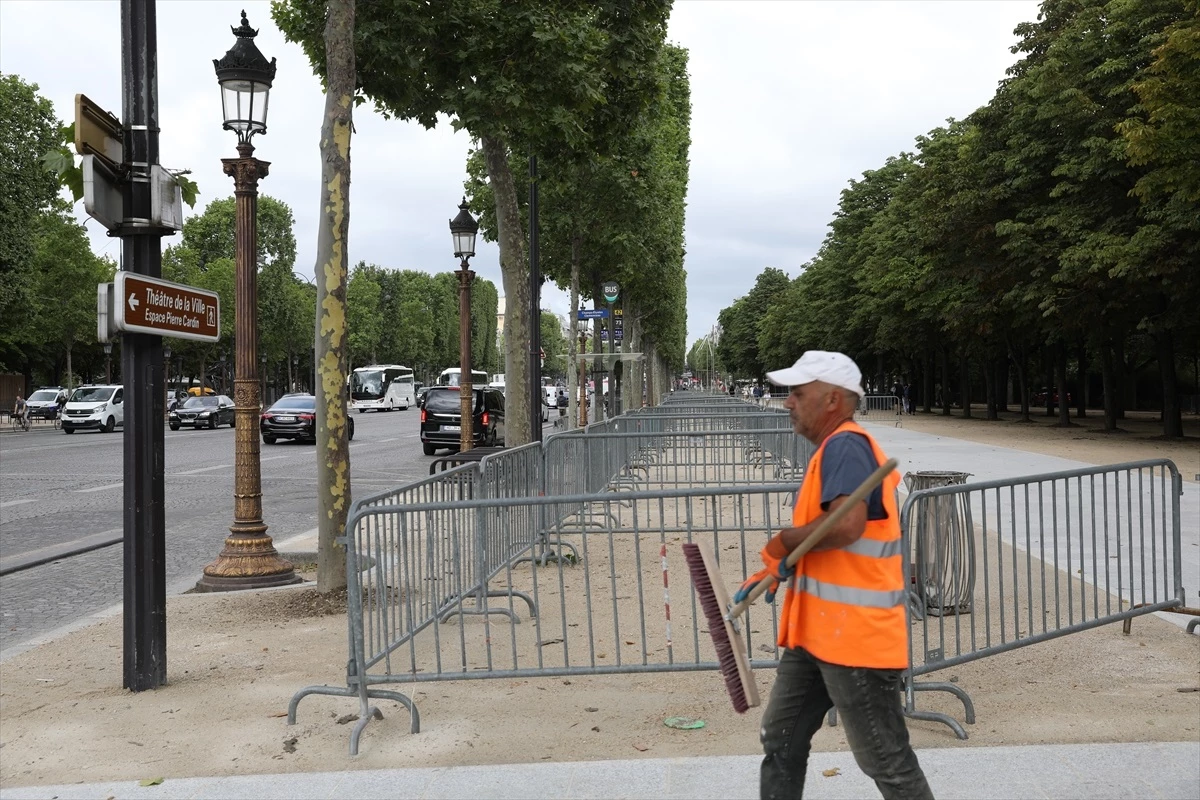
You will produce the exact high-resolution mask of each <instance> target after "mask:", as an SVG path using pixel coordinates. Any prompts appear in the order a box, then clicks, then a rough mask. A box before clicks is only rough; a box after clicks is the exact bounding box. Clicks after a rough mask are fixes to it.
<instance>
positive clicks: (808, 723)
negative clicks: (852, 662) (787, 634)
mask: <svg viewBox="0 0 1200 800" xmlns="http://www.w3.org/2000/svg"><path fill="white" fill-rule="evenodd" d="M900 674H901V671H900V670H896V669H867V668H865V667H843V666H841V665H838V664H828V663H826V662H824V661H820V660H818V659H816V658H814V657H813V656H812V655H811V654H810V653H809V652H808V651H807V650H803V649H800V648H796V649H787V650H784V651H783V656H782V657H781V658H780V659H779V671H778V674H777V675H776V676H775V685H774V687H773V688H772V689H771V699H770V701H769V702H768V703H767V709H766V711H765V712H763V720H762V730H761V732H760V736H761V739H762V745H763V753H764V754H765V755H764V756H763V762H762V770H761V772H760V781H761V784H760V790H761V794H762V797H763V800H768V798H769V799H770V800H784V799H785V798H786V799H787V800H791V799H792V798H799V797H802V796H803V794H804V774H805V771H806V770H807V769H808V753H809V748H810V743H811V741H812V737H813V735H814V734H815V733H816V732H817V731H818V730H820V728H821V723H822V722H823V721H824V719H825V714H826V713H827V712H828V711H829V709H830V708H834V707H836V708H837V711H838V724H839V725H842V726H843V727H844V728H845V730H846V739H847V741H849V743H850V749H851V751H853V753H854V760H855V761H857V762H858V766H859V768H860V769H862V771H863V772H865V773H866V774H867V776H868V777H869V778H871V779H873V780H874V781H875V785H876V786H878V787H879V791H880V792H881V793H882V794H883V796H884V798H885V799H886V800H893V798H895V800H932V799H933V793H932V792H931V791H930V790H929V784H928V783H927V782H926V781H925V773H923V772H922V771H921V765H920V764H918V763H917V755H916V753H914V752H913V749H912V746H911V745H910V744H909V743H908V728H907V727H906V726H905V724H904V712H903V707H902V704H901V700H900V689H901V685H900Z"/></svg>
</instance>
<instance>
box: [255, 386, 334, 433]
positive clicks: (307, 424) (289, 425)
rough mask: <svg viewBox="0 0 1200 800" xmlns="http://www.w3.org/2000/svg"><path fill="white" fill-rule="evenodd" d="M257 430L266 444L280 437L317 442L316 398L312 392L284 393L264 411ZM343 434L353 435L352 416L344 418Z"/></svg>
mask: <svg viewBox="0 0 1200 800" xmlns="http://www.w3.org/2000/svg"><path fill="white" fill-rule="evenodd" d="M258 429H259V431H261V432H262V439H263V442H264V443H265V444H275V442H277V441H278V440H280V439H300V440H303V441H309V442H315V441H317V398H315V397H313V396H312V395H311V394H303V393H296V394H285V395H284V396H283V397H281V398H279V399H278V400H276V401H275V405H273V406H271V407H270V408H268V409H267V410H266V411H264V412H263V415H262V417H261V418H260V419H259V422H258ZM346 435H347V437H349V438H350V439H353V438H354V417H350V416H347V417H346Z"/></svg>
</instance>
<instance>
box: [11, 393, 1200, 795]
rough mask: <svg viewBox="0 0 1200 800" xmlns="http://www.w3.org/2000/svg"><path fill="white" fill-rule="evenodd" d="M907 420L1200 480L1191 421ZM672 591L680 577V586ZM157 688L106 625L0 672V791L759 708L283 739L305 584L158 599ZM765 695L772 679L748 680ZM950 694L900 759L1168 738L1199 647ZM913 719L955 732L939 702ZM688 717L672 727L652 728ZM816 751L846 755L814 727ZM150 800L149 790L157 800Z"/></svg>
mask: <svg viewBox="0 0 1200 800" xmlns="http://www.w3.org/2000/svg"><path fill="white" fill-rule="evenodd" d="M1014 416H1015V415H1008V416H1007V418H1006V419H1003V420H1000V421H994V422H988V421H984V420H981V419H974V420H962V419H959V418H957V417H952V418H943V417H940V416H925V415H921V414H918V415H915V416H909V417H905V418H904V426H905V427H906V428H910V429H912V430H919V431H923V432H928V433H936V434H938V435H943V436H949V437H953V438H961V439H968V440H972V441H980V442H985V443H989V444H996V445H1002V446H1006V447H1015V448H1021V449H1027V450H1030V451H1034V452H1041V453H1047V454H1052V455H1058V456H1062V457H1064V458H1071V459H1075V460H1079V461H1084V462H1088V463H1094V464H1111V463H1120V462H1125V461H1134V460H1139V459H1143V458H1158V457H1165V458H1171V459H1172V460H1174V461H1175V463H1176V464H1177V465H1178V466H1179V468H1180V471H1181V472H1182V473H1183V475H1184V478H1185V480H1192V479H1193V478H1194V476H1195V473H1198V472H1200V438H1197V437H1198V436H1200V420H1197V419H1196V418H1194V417H1191V418H1188V420H1187V423H1186V424H1187V433H1188V434H1189V437H1190V438H1188V439H1185V440H1183V441H1164V440H1162V439H1161V438H1158V437H1157V424H1156V423H1155V422H1154V421H1153V420H1152V419H1130V420H1126V421H1124V422H1123V423H1122V428H1124V429H1126V432H1124V433H1115V434H1104V433H1100V432H1098V431H1097V430H1096V428H1097V427H1098V424H1099V420H1098V419H1095V418H1091V419H1085V420H1079V421H1078V422H1081V423H1083V424H1082V425H1080V426H1079V427H1077V428H1068V429H1059V428H1056V427H1053V426H1052V424H1051V423H1052V422H1053V420H1047V419H1045V418H1035V421H1034V422H1033V423H1029V424H1023V423H1018V422H1014V421H1013V419H1014ZM683 582H684V580H683V579H682V578H680V583H683ZM167 607H168V621H167V625H168V653H167V659H168V660H167V664H168V684H167V685H166V686H164V687H162V688H160V689H158V690H155V691H148V692H142V693H138V694H133V693H130V692H127V691H125V690H123V689H122V688H121V670H122V628H121V617H120V615H119V613H117V614H115V615H112V616H109V617H107V618H104V619H100V620H98V621H96V622H95V623H94V624H91V625H88V626H85V627H81V628H78V629H76V630H73V631H70V632H68V633H66V634H64V635H61V636H58V637H56V638H53V639H52V640H51V641H48V642H46V643H44V644H41V645H39V646H37V647H34V648H32V649H30V650H27V651H25V652H21V653H18V654H16V655H13V656H11V657H6V658H5V659H4V660H3V661H2V662H0V786H3V787H6V788H7V787H13V786H21V785H32V784H56V783H71V782H76V781H107V780H136V779H145V778H159V777H161V778H164V779H168V780H169V779H170V778H172V777H183V776H195V775H231V774H252V773H273V772H311V771H324V770H343V769H372V768H383V767H403V766H438V765H467V764H498V763H521V762H534V761H539V760H556V761H568V760H599V759H611V758H636V757H638V756H639V754H645V755H646V756H648V757H671V756H697V755H700V756H703V755H707V754H712V755H717V754H720V755H728V754H752V753H756V752H759V746H758V739H757V730H758V721H759V714H760V710H758V709H752V710H751V711H750V712H748V713H747V714H745V715H742V716H738V715H736V714H734V713H733V712H732V711H731V709H730V707H729V702H728V699H727V697H726V694H725V691H724V688H723V685H722V683H721V681H720V678H719V676H718V675H717V674H716V673H713V672H700V673H674V674H635V675H622V676H604V677H591V678H577V677H576V678H539V679H534V680H525V679H519V680H506V679H501V678H497V679H490V680H482V681H451V682H439V683H421V684H413V685H409V686H405V685H396V686H391V687H388V688H394V689H398V690H400V691H404V692H407V693H410V694H412V695H413V696H414V697H415V699H416V700H417V702H418V704H419V708H420V712H421V715H422V730H421V732H420V733H419V734H415V735H413V734H411V733H409V715H408V713H407V712H406V711H405V710H404V709H403V708H402V707H400V706H399V705H398V704H396V703H393V702H390V701H382V702H380V704H379V705H380V708H381V710H382V712H383V714H384V719H383V720H381V721H372V722H371V723H370V724H369V725H368V726H367V728H366V731H365V733H364V735H363V740H362V750H361V752H360V755H358V756H357V757H353V758H352V757H350V756H349V755H348V753H347V745H348V740H349V734H350V728H351V727H352V722H353V720H354V719H355V717H356V715H357V712H358V704H357V701H356V700H353V699H350V698H338V697H321V696H314V697H309V698H307V699H305V700H304V701H303V703H302V704H301V706H300V714H299V720H298V724H296V725H295V726H288V725H287V724H286V718H285V716H286V712H287V704H288V701H289V699H290V698H291V696H292V695H293V693H294V692H296V690H297V689H299V688H301V687H304V686H308V685H312V684H325V683H329V684H338V683H340V682H342V681H343V680H344V672H345V661H346V615H345V602H344V598H343V599H342V600H341V601H340V602H339V601H338V600H337V599H336V598H334V599H332V600H330V599H326V598H321V597H319V596H317V595H316V594H315V591H314V590H313V589H312V587H311V586H307V587H298V588H291V589H281V590H275V591H270V592H247V593H237V594H221V595H198V594H188V595H180V596H174V597H171V598H169V599H168V604H167ZM755 677H756V681H757V682H758V684H759V688H760V692H761V693H762V694H763V695H764V697H765V696H766V695H767V694H768V693H769V689H770V684H771V681H772V679H773V673H772V672H771V671H769V670H758V671H757V672H756V676H755ZM931 679H934V680H944V681H952V682H954V683H956V684H957V685H959V686H961V687H963V688H965V689H967V690H968V691H969V692H970V693H971V695H972V697H973V699H974V702H975V705H976V714H977V719H978V721H977V723H976V724H974V725H970V726H967V728H968V732H969V734H970V738H969V739H968V740H967V741H965V742H960V741H959V740H958V739H956V738H955V737H954V735H953V734H952V733H951V732H950V730H949V729H948V728H947V727H945V726H943V725H940V724H937V723H930V722H920V721H911V722H910V730H911V731H912V735H913V739H914V743H915V744H916V745H917V746H918V747H946V746H965V747H971V746H988V745H999V744H1029V743H1078V742H1124V741H1177V740H1181V739H1182V740H1195V739H1196V738H1198V737H1200V692H1198V691H1197V689H1198V688H1200V636H1188V635H1186V634H1184V632H1183V631H1182V629H1181V628H1179V627H1178V626H1175V625H1172V624H1170V623H1168V622H1165V621H1163V620H1160V619H1157V618H1154V617H1142V618H1139V619H1137V620H1135V621H1134V623H1133V625H1132V632H1131V634H1130V635H1128V636H1126V635H1124V634H1122V632H1121V628H1120V626H1106V627H1103V628H1098V629H1095V630H1091V631H1088V632H1085V633H1081V634H1076V635H1073V636H1070V637H1066V638H1063V639H1059V640H1055V641H1052V642H1047V643H1044V644H1040V645H1035V646H1032V647H1028V648H1023V649H1020V650H1017V651H1014V652H1012V653H1008V654H1004V655H1000V656H995V657H992V658H988V659H984V660H981V661H977V662H973V663H970V664H965V665H960V666H958V667H954V668H951V669H946V670H943V671H941V672H938V673H935V674H934V675H933V676H931ZM920 707H922V708H924V709H928V710H938V711H944V712H946V713H949V714H952V715H954V716H955V717H958V718H961V714H962V708H961V705H959V704H958V702H957V701H956V700H954V699H953V698H952V697H950V696H949V695H945V694H942V693H926V692H923V693H921V695H920ZM673 716H679V717H687V718H693V719H700V720H703V721H704V723H705V724H704V727H702V728H699V729H695V730H679V729H675V728H671V727H667V726H666V725H664V719H666V718H668V717H673ZM814 745H815V747H816V749H818V750H835V749H844V747H845V741H844V737H843V735H842V732H841V729H840V728H828V727H826V728H824V729H823V730H822V731H821V732H820V733H819V734H818V736H817V738H816V740H815V742H814ZM164 796H167V795H164Z"/></svg>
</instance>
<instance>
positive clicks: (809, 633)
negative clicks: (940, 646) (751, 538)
mask: <svg viewBox="0 0 1200 800" xmlns="http://www.w3.org/2000/svg"><path fill="white" fill-rule="evenodd" d="M845 431H853V432H854V433H857V434H860V435H861V436H864V437H866V440H867V441H868V442H870V444H871V450H872V452H874V454H875V459H876V461H877V462H878V463H880V464H882V463H883V462H884V461H886V460H887V456H885V455H884V453H883V451H882V450H880V449H879V445H878V444H876V442H875V440H874V439H872V438H871V437H870V435H868V434H867V432H866V431H864V430H863V429H862V428H861V427H859V426H858V425H856V424H854V423H853V422H844V423H842V424H841V425H840V426H838V428H837V430H835V431H834V432H833V434H831V435H830V436H831V438H832V436H833V435H834V434H838V433H843V432H845ZM825 441H826V442H828V441H829V439H826V440H825ZM824 454H825V442H822V443H821V446H820V447H818V448H817V452H816V453H815V454H814V455H813V457H812V460H811V461H809V463H808V469H807V470H805V473H804V482H803V483H802V484H801V485H800V494H799V496H798V497H797V498H796V506H795V508H794V509H793V510H792V524H793V525H795V526H797V527H799V526H801V525H805V524H807V523H809V522H811V521H812V520H814V519H816V518H817V517H819V516H820V515H821V514H822V513H823V512H822V510H821V459H822V458H823V457H824ZM899 484H900V477H899V475H897V474H896V472H894V471H893V472H892V473H890V474H889V475H888V476H887V478H885V479H884V482H883V508H884V510H885V511H886V512H887V518H886V519H880V520H867V528H866V531H865V532H864V533H863V535H862V537H861V538H859V540H858V541H856V542H854V543H853V544H850V545H848V546H846V547H841V548H838V549H835V550H821V551H818V552H810V553H807V554H806V555H805V556H804V557H803V558H801V559H800V562H799V563H798V564H797V565H796V575H795V577H793V578H792V580H790V581H789V582H788V589H787V594H786V596H785V598H784V603H783V614H782V616H781V617H780V623H779V645H780V647H803V648H804V649H805V650H807V651H808V652H809V653H811V654H812V655H814V656H815V657H817V658H819V659H820V660H822V661H828V662H829V663H832V664H842V665H845V666H849V667H870V668H873V669H905V668H907V667H908V624H907V621H906V618H905V613H904V603H905V600H906V592H905V586H904V571H903V570H904V563H903V560H902V559H903V558H904V553H903V551H902V549H901V540H900V512H899V511H898V510H897V508H896V487H897V486H898V485H899Z"/></svg>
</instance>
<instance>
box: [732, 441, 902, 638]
mask: <svg viewBox="0 0 1200 800" xmlns="http://www.w3.org/2000/svg"><path fill="white" fill-rule="evenodd" d="M898 464H899V462H898V461H896V459H894V458H889V459H888V460H887V461H885V462H883V463H882V464H880V465H879V468H878V469H877V470H875V471H874V472H872V473H871V474H870V475H869V476H868V477H867V479H866V480H865V481H863V482H862V484H861V485H860V486H859V487H858V488H857V489H855V490H854V491H853V492H851V493H850V494H849V496H847V497H846V502H844V503H842V504H841V505H840V506H838V507H837V508H835V509H834V510H833V511H832V512H831V513H830V514H829V516H827V517H825V519H823V520H821V524H820V525H818V526H817V529H816V530H815V531H813V532H812V533H811V534H809V536H808V538H806V539H805V540H804V541H803V542H801V543H800V546H799V547H797V548H796V549H795V550H793V551H792V552H790V553H788V557H787V562H786V563H787V566H788V568H789V569H791V568H793V567H795V566H796V562H798V561H799V560H800V559H801V558H802V557H803V556H804V554H805V553H807V552H808V551H809V550H812V549H813V548H814V547H816V546H817V543H818V542H820V541H821V540H822V539H824V538H825V534H827V533H829V531H831V530H833V526H834V525H836V524H838V523H839V522H840V521H841V519H842V517H844V516H846V515H847V514H849V513H850V509H851V508H853V507H854V506H855V505H856V504H858V503H861V502H862V501H864V500H866V499H867V495H869V494H870V493H871V492H873V491H875V487H877V486H879V485H880V484H881V483H883V479H884V478H886V477H887V476H888V474H889V473H890V472H891V471H892V470H894V469H895V468H896V466H897V465H898ZM770 585H771V582H770V581H769V580H765V581H759V582H758V584H757V585H756V586H755V587H754V588H753V589H751V590H750V594H749V595H747V596H746V599H745V600H743V601H742V602H740V603H738V604H737V605H735V606H734V607H733V608H731V609H729V613H728V614H726V615H725V618H726V619H728V620H732V619H734V618H735V617H739V616H741V614H742V613H743V612H744V611H745V610H746V609H747V608H749V607H750V606H752V605H754V601H755V600H757V599H758V598H760V597H762V595H763V594H764V593H765V592H766V591H767V588H768V587H769V586H770Z"/></svg>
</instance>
